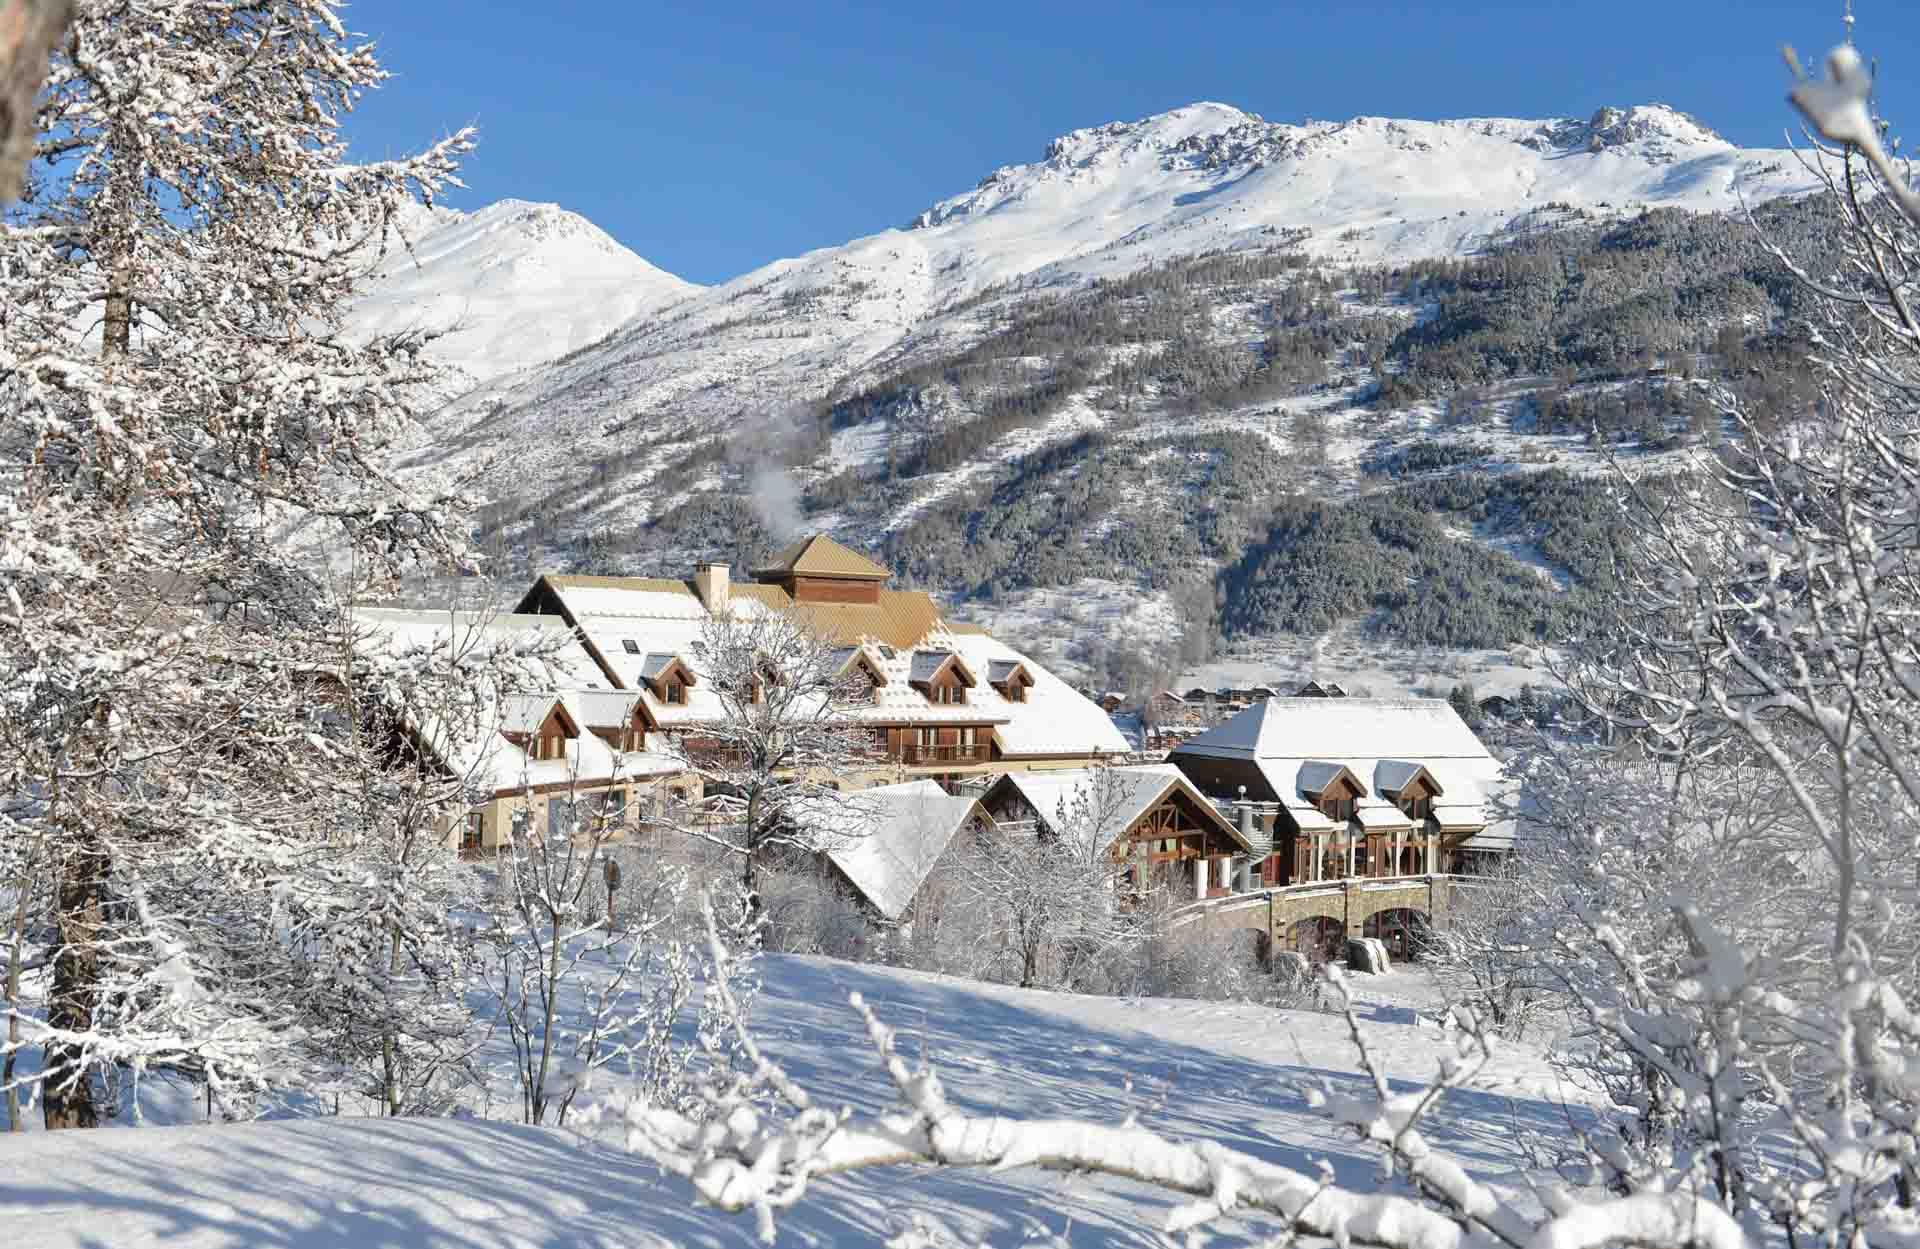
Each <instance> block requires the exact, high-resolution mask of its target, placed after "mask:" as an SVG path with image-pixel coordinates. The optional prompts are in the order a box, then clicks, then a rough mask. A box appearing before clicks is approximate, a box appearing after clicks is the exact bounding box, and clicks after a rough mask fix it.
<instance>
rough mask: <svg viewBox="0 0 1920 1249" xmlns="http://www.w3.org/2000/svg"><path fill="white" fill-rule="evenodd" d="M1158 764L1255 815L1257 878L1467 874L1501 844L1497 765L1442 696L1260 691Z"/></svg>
mask: <svg viewBox="0 0 1920 1249" xmlns="http://www.w3.org/2000/svg"><path fill="white" fill-rule="evenodd" d="M1168 762H1169V763H1170V764H1172V765H1174V766H1175V767H1178V768H1179V769H1180V771H1181V772H1182V773H1183V774H1184V775H1185V776H1186V777H1187V778H1188V779H1189V780H1190V781H1191V782H1192V783H1193V784H1194V785H1195V786H1196V787H1197V788H1198V789H1199V790H1200V791H1201V792H1203V793H1205V794H1206V795H1207V796H1208V797H1210V798H1212V799H1214V800H1215V801H1217V802H1221V803H1224V804H1228V805H1230V806H1232V807H1234V808H1235V809H1237V810H1240V811H1242V812H1245V813H1246V814H1247V815H1249V816H1251V817H1252V818H1253V819H1255V820H1257V822H1258V824H1259V827H1260V828H1261V829H1262V830H1263V831H1264V832H1265V833H1266V835H1267V836H1268V838H1270V841H1271V846H1272V853H1271V855H1269V856H1268V857H1267V858H1266V859H1265V860H1264V861H1263V862H1262V863H1261V864H1260V867H1259V871H1260V878H1261V881H1262V883H1264V884H1266V885H1288V884H1299V883H1305V882H1309V881H1332V880H1343V879H1347V878H1352V877H1394V876H1422V875H1436V874H1454V873H1473V872H1477V871H1481V870H1484V869H1485V868H1486V866H1487V865H1488V864H1489V862H1490V861H1492V860H1494V859H1497V858H1498V857H1499V856H1500V855H1502V854H1504V853H1506V852H1507V851H1509V850H1511V848H1512V846H1513V831H1512V825H1511V823H1510V822H1507V821H1502V820H1496V818H1495V815H1494V813H1493V812H1492V811H1491V810H1490V802H1491V800H1492V798H1493V796H1494V794H1495V791H1496V788H1497V787H1499V786H1500V785H1501V770H1500V764H1499V761H1498V760H1496V759H1494V758H1493V756H1492V755H1490V754H1489V753H1488V752H1487V749H1486V747H1485V746H1483V745H1481V743H1480V740H1479V739H1478V738H1477V737H1475V736H1474V735H1473V730H1471V729H1469V728H1468V727H1467V725H1466V723H1465V722H1464V721H1463V720H1461V719H1460V716H1459V714H1458V713H1457V712H1455V711H1454V709H1453V708H1452V706H1450V705H1449V704H1448V703H1447V702H1446V701H1445V700H1444V699H1431V698H1420V699H1373V698H1330V697H1315V696H1309V697H1304V698H1276V699H1269V700H1267V701H1266V702H1263V703H1258V704H1256V705H1254V706H1252V707H1249V708H1248V709H1247V710H1246V711H1243V712H1241V713H1240V714H1239V715H1237V716H1235V717H1234V718H1233V719H1231V720H1228V721H1226V722H1224V723H1222V724H1220V725H1218V726H1216V727H1214V728H1213V729H1210V730H1209V731H1207V732H1206V733H1202V734H1200V735H1199V736H1196V737H1194V738H1192V739H1190V740H1188V741H1186V742H1184V743H1182V744H1181V745H1179V746H1178V747H1177V748H1175V749H1174V750H1173V751H1172V752H1171V753H1170V754H1169V755H1168Z"/></svg>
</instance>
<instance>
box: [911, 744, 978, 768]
mask: <svg viewBox="0 0 1920 1249" xmlns="http://www.w3.org/2000/svg"><path fill="white" fill-rule="evenodd" d="M986 761H987V747H986V744H985V743H984V742H976V743H975V744H973V745H971V746H945V745H943V746H922V745H920V744H919V743H917V742H909V743H908V744H907V745H905V746H902V747H901V748H900V762H902V763H905V764H908V765H913V764H929V763H985V762H986Z"/></svg>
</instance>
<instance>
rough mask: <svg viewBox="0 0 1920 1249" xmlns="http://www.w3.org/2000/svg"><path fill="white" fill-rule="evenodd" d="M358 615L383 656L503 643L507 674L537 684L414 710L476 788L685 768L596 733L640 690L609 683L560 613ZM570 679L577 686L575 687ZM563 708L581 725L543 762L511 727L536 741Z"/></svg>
mask: <svg viewBox="0 0 1920 1249" xmlns="http://www.w3.org/2000/svg"><path fill="white" fill-rule="evenodd" d="M354 620H355V624H356V630H357V632H356V639H355V641H356V645H357V646H359V647H360V648H361V650H362V652H363V653H365V654H368V655H371V656H375V657H380V656H400V655H404V654H406V653H407V652H409V651H415V650H439V651H446V650H448V649H449V648H451V649H452V650H453V651H454V652H455V653H479V652H481V651H483V650H492V649H498V650H501V651H504V652H505V653H506V654H508V655H509V656H510V657H511V661H510V662H509V664H508V665H507V672H508V675H509V676H513V675H516V674H517V675H518V676H520V677H523V678H525V679H526V680H527V682H528V684H529V685H530V686H532V687H533V688H529V689H522V690H508V691H497V690H496V689H495V687H494V686H492V685H491V684H488V683H486V682H482V681H476V682H474V683H473V685H472V686H471V688H470V689H469V690H468V691H467V693H469V694H470V695H471V697H470V698H469V699H467V700H466V701H465V703H464V704H463V705H460V706H452V705H450V706H448V707H446V708H433V709H418V708H410V709H406V714H407V716H408V719H409V721H410V722H411V728H412V732H413V735H414V737H415V739H416V740H417V741H418V742H419V744H420V745H421V747H422V748H424V749H425V750H426V751H428V752H429V753H431V754H432V755H434V756H435V757H436V758H437V759H438V760H439V761H440V763H441V764H442V765H443V766H445V767H446V768H447V769H448V770H449V771H450V772H452V773H454V774H455V775H456V776H459V777H462V778H464V779H465V780H466V781H467V782H468V783H470V784H472V785H474V786H476V787H478V788H482V789H485V790H487V791H489V792H492V793H496V794H497V793H503V792H510V791H512V790H516V789H519V788H521V787H523V786H528V785H531V786H551V785H564V784H577V785H581V786H585V787H601V786H604V785H606V784H607V783H608V782H610V781H616V780H619V781H626V780H648V779H654V778H658V777H662V776H670V775H674V774H676V773H679V772H683V771H685V769H686V765H685V763H684V762H682V761H681V760H678V759H674V758H671V757H669V756H666V755H657V754H645V753H640V752H627V753H621V752H617V751H615V750H614V749H613V748H612V747H610V746H609V745H608V744H607V743H606V742H604V741H602V740H601V739H600V738H598V737H596V736H594V734H593V733H592V732H591V731H590V730H591V729H593V728H595V727H602V728H610V727H615V726H617V725H624V724H625V723H626V721H627V717H628V716H630V715H631V714H632V708H633V699H634V695H632V694H630V693H627V692H624V691H617V690H611V689H608V688H607V682H606V678H605V676H604V674H602V673H601V671H600V668H599V665H597V664H595V663H594V662H593V660H592V658H591V657H590V656H589V655H588V654H587V652H586V650H585V649H584V648H583V647H582V646H581V645H580V642H579V639H578V637H577V636H575V635H574V633H573V631H572V630H571V629H569V628H567V627H566V625H564V624H563V623H561V622H560V621H559V620H558V619H556V618H555V617H553V616H538V615H497V614H495V615H488V614H482V613H474V612H448V611H411V610H405V609H398V608H356V609H355V613H354ZM555 682H560V683H561V684H559V685H558V686H557V687H556V685H555V684H554V683H555ZM570 683H579V684H578V686H577V687H574V688H569V687H568V685H569V684H570ZM556 704H558V705H559V707H560V708H561V710H562V713H563V716H564V718H565V719H566V720H567V721H569V722H570V727H571V728H573V729H575V730H578V732H577V733H576V735H575V736H572V737H569V738H568V739H567V740H566V745H565V750H564V752H563V754H562V757H560V758H557V759H537V758H534V757H533V756H532V755H530V754H529V753H528V752H527V751H526V750H524V749H522V748H521V747H520V746H517V745H515V744H514V743H513V742H512V741H509V740H508V738H507V736H506V735H507V734H509V733H511V734H514V735H516V736H520V737H525V738H530V737H532V736H533V734H535V733H536V732H537V730H538V729H539V727H540V726H541V724H543V723H544V722H545V721H546V719H547V717H548V715H549V714H550V713H552V711H553V710H554V707H555V705H556ZM529 744H531V743H529Z"/></svg>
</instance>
